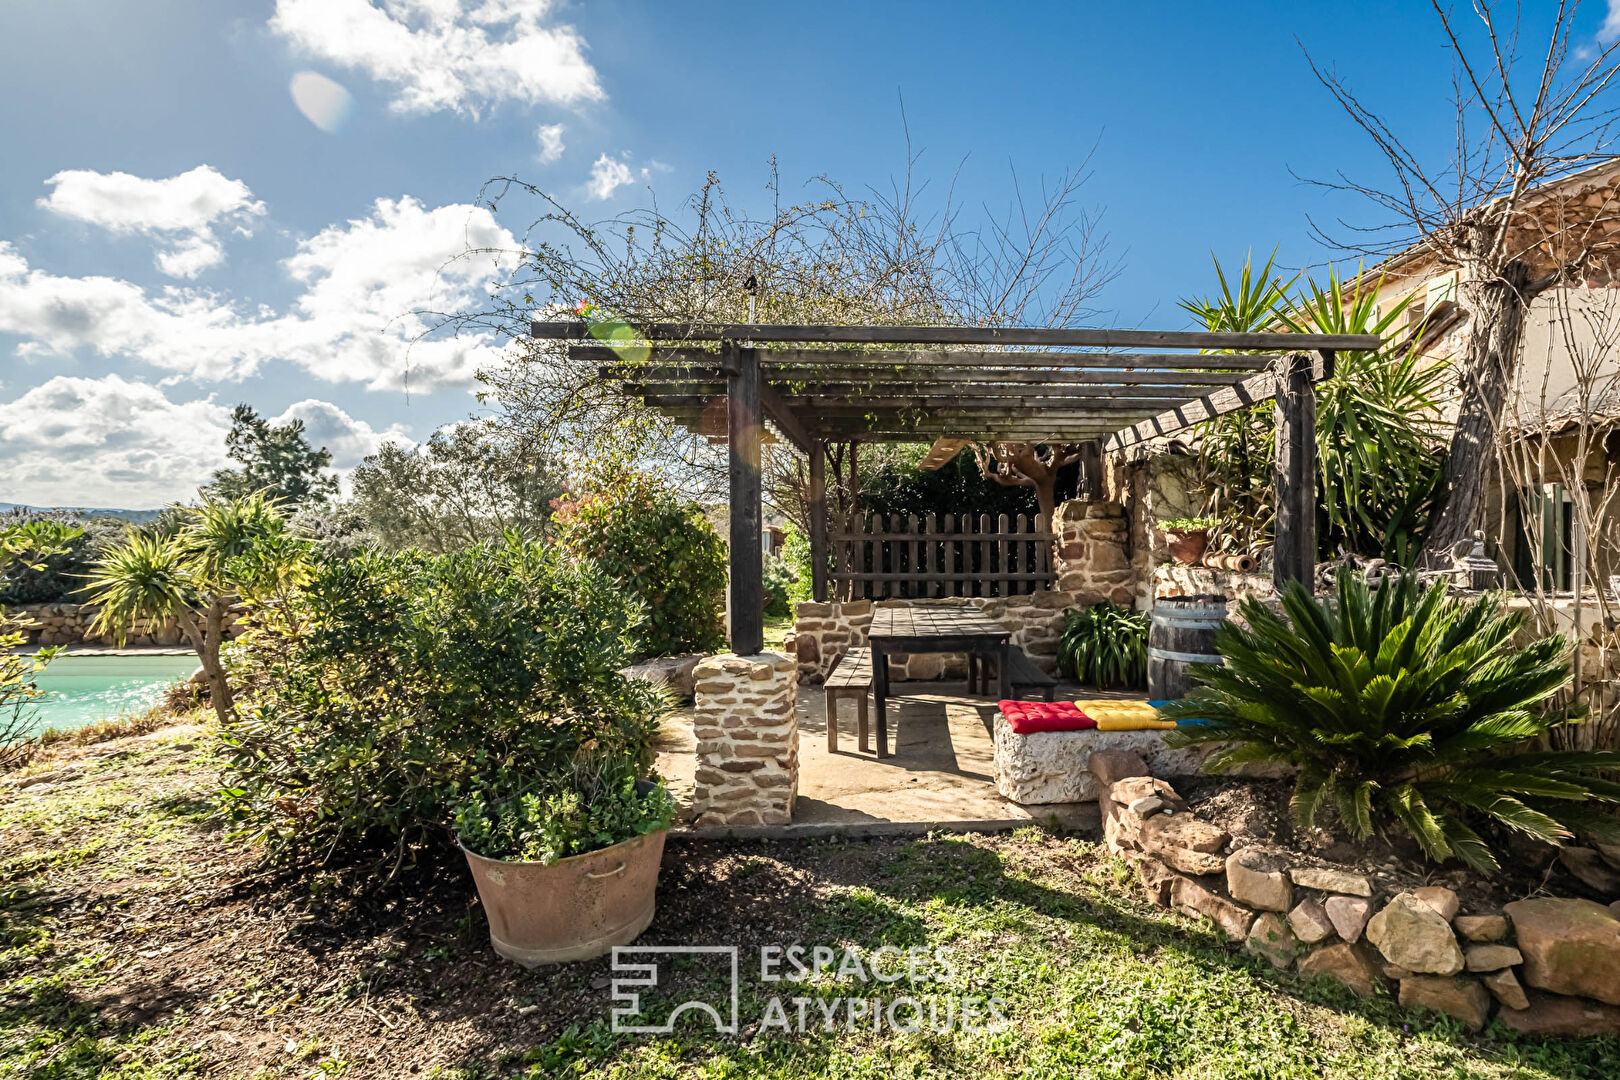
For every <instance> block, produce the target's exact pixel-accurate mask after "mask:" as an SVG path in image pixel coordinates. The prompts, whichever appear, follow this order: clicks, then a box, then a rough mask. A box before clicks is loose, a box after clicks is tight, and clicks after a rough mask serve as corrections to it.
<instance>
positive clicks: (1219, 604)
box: [1148, 596, 1226, 701]
mask: <svg viewBox="0 0 1620 1080" xmlns="http://www.w3.org/2000/svg"><path fill="white" fill-rule="evenodd" d="M1225 621H1226V597H1224V596H1166V597H1161V598H1160V599H1159V600H1157V601H1155V602H1154V604H1153V625H1152V627H1151V628H1150V629H1149V630H1148V700H1150V701H1162V700H1173V699H1175V698H1179V697H1184V696H1185V695H1186V693H1187V691H1189V690H1191V689H1192V688H1193V687H1194V686H1196V685H1198V684H1197V683H1195V682H1194V681H1193V680H1192V679H1191V678H1190V677H1188V675H1187V666H1188V665H1189V664H1219V663H1221V655H1220V653H1218V652H1216V651H1215V631H1216V630H1217V629H1219V628H1220V625H1221V624H1222V623H1223V622H1225Z"/></svg>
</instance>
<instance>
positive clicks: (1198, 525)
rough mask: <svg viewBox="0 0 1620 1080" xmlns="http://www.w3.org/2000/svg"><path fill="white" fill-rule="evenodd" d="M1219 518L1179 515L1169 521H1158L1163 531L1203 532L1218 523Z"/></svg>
mask: <svg viewBox="0 0 1620 1080" xmlns="http://www.w3.org/2000/svg"><path fill="white" fill-rule="evenodd" d="M1220 523H1221V522H1220V519H1219V518H1212V517H1180V518H1171V519H1170V520H1169V521H1161V522H1159V528H1160V529H1162V530H1163V531H1165V532H1180V533H1186V532H1203V531H1205V530H1208V529H1213V528H1214V527H1215V526H1217V525H1219V524H1220Z"/></svg>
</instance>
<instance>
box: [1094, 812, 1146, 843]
mask: <svg viewBox="0 0 1620 1080" xmlns="http://www.w3.org/2000/svg"><path fill="white" fill-rule="evenodd" d="M1098 801H1099V802H1101V803H1102V808H1103V839H1104V840H1105V841H1107V843H1108V850H1109V851H1110V852H1112V853H1113V854H1115V855H1120V854H1123V853H1124V852H1127V851H1135V850H1136V849H1137V848H1138V846H1140V841H1141V838H1142V832H1141V829H1142V819H1141V817H1140V816H1138V815H1136V814H1133V813H1131V812H1130V810H1129V808H1127V807H1124V806H1121V805H1119V804H1118V803H1116V802H1113V801H1111V800H1109V799H1100V800H1098Z"/></svg>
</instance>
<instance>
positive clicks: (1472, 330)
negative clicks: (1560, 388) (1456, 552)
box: [1423, 241, 1530, 568]
mask: <svg viewBox="0 0 1620 1080" xmlns="http://www.w3.org/2000/svg"><path fill="white" fill-rule="evenodd" d="M1482 242H1483V241H1482ZM1463 274H1464V275H1465V276H1466V278H1467V280H1466V281H1464V282H1462V283H1461V284H1460V285H1459V289H1458V291H1459V293H1460V294H1461V297H1462V300H1463V304H1464V307H1465V308H1466V309H1467V311H1468V341H1467V344H1466V345H1465V346H1464V349H1463V355H1462V356H1461V357H1460V358H1459V359H1460V369H1459V371H1458V383H1459V388H1460V389H1461V391H1462V399H1461V406H1460V409H1459V411H1458V414H1457V426H1456V427H1455V428H1454V429H1453V431H1452V434H1451V450H1450V453H1449V455H1448V456H1447V458H1446V471H1445V478H1444V482H1443V483H1442V485H1441V499H1442V500H1443V501H1442V503H1441V506H1440V510H1439V513H1438V515H1437V516H1436V517H1435V520H1434V522H1433V524H1432V525H1431V526H1430V528H1429V535H1428V537H1427V538H1426V540H1425V542H1424V545H1423V561H1424V562H1425V564H1427V565H1428V566H1430V567H1432V568H1437V567H1442V566H1449V565H1451V547H1452V545H1454V544H1456V543H1457V542H1458V541H1459V540H1464V539H1467V538H1468V537H1469V536H1471V535H1472V534H1473V532H1474V530H1476V529H1478V528H1479V527H1480V524H1481V521H1480V519H1481V515H1482V511H1483V508H1484V505H1485V486H1486V479H1487V474H1488V471H1489V468H1490V463H1491V460H1492V456H1493V455H1494V453H1495V451H1496V425H1497V422H1498V421H1499V420H1500V419H1501V416H1502V406H1503V403H1504V402H1505V401H1506V398H1507V390H1508V387H1509V386H1510V385H1512V380H1513V373H1514V371H1515V369H1516V368H1517V365H1518V360H1519V341H1520V338H1521V337H1522V335H1523V332H1524V315H1525V309H1526V307H1527V306H1528V303H1529V297H1528V295H1527V291H1526V286H1527V285H1528V283H1529V280H1530V270H1529V267H1528V266H1526V265H1525V264H1524V263H1523V262H1520V261H1519V260H1517V259H1515V260H1513V261H1511V262H1509V263H1508V264H1507V265H1506V266H1504V267H1503V268H1502V269H1501V270H1500V271H1499V272H1495V273H1493V272H1492V271H1491V270H1490V269H1489V268H1488V267H1486V266H1467V265H1465V266H1464V267H1463Z"/></svg>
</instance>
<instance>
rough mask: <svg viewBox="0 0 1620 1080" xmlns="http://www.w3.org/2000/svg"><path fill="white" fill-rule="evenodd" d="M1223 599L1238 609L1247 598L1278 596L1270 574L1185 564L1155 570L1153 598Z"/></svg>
mask: <svg viewBox="0 0 1620 1080" xmlns="http://www.w3.org/2000/svg"><path fill="white" fill-rule="evenodd" d="M1209 595H1215V596H1224V597H1226V599H1227V600H1229V601H1231V602H1232V604H1233V606H1236V603H1237V601H1239V600H1242V599H1243V598H1244V597H1247V596H1258V597H1260V598H1261V599H1266V598H1268V597H1272V596H1275V595H1276V589H1275V588H1273V586H1272V584H1271V574H1270V573H1269V572H1268V573H1264V574H1244V573H1239V572H1238V571H1236V570H1212V569H1211V568H1209V567H1207V566H1188V565H1186V564H1185V563H1176V562H1167V563H1160V564H1159V565H1158V566H1155V567H1154V568H1153V598H1154V599H1155V600H1157V599H1160V598H1162V597H1166V596H1209Z"/></svg>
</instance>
